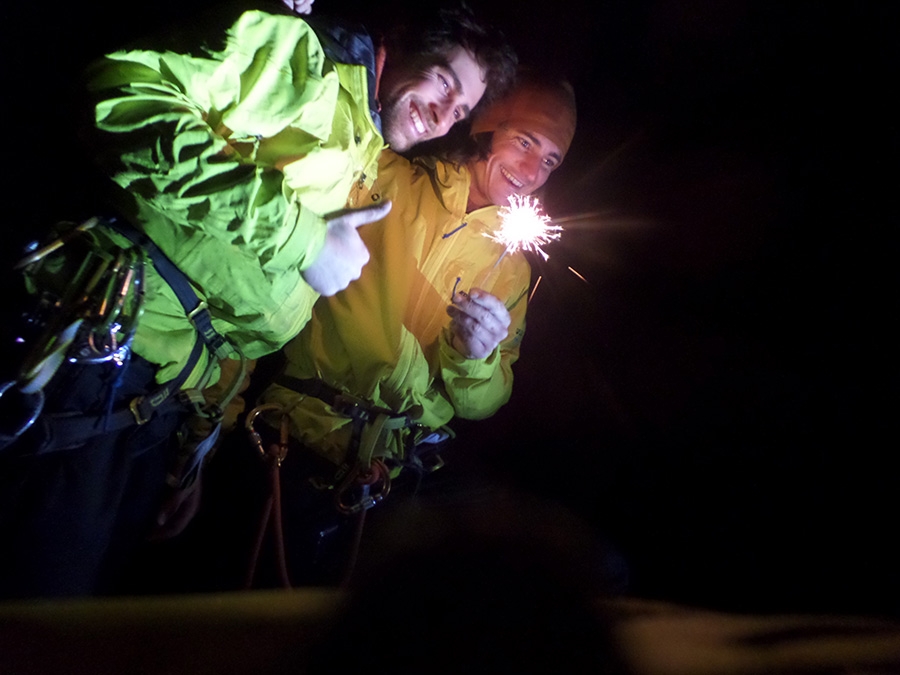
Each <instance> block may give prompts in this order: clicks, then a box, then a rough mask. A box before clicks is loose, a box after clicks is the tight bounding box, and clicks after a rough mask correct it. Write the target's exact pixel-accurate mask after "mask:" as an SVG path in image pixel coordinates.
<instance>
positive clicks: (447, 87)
mask: <svg viewBox="0 0 900 675" xmlns="http://www.w3.org/2000/svg"><path fill="white" fill-rule="evenodd" d="M438 80H440V82H441V88H442V89H443V90H444V93H447V92H448V91H449V90H450V83H449V82H447V78H446V77H444V76H443V75H438Z"/></svg>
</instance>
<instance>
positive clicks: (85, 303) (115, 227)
mask: <svg viewBox="0 0 900 675" xmlns="http://www.w3.org/2000/svg"><path fill="white" fill-rule="evenodd" d="M69 225H71V224H69ZM98 225H103V226H105V227H107V228H109V229H110V230H112V231H114V232H116V233H118V234H120V235H123V236H124V237H126V238H127V239H128V240H129V241H130V242H132V244H133V246H131V247H128V248H123V247H105V248H104V250H99V249H98V248H97V247H96V246H92V245H91V242H90V240H89V239H88V237H89V236H90V235H89V234H88V233H89V232H90V231H91V230H93V229H94V228H95V227H97V226H98ZM63 246H67V247H73V246H74V247H77V249H76V254H77V253H84V255H83V256H82V257H80V258H79V257H78V256H77V255H75V256H67V257H66V258H61V257H58V256H53V255H52V254H54V253H55V252H56V251H58V250H59V249H61V248H62V247H63ZM82 249H83V250H82ZM107 249H109V250H107ZM73 261H80V262H73ZM148 261H149V262H150V263H151V264H152V265H153V266H154V268H155V269H156V271H157V272H158V273H159V275H160V276H161V277H162V278H163V280H164V281H165V282H166V283H167V284H168V285H169V286H170V287H171V288H172V290H173V291H174V293H175V295H176V297H177V298H178V299H179V301H180V302H181V304H182V306H183V307H184V310H185V313H186V315H187V316H188V318H189V319H190V321H191V323H192V324H193V325H194V327H195V329H196V330H197V334H198V336H199V339H198V340H196V341H195V343H194V346H193V348H192V350H191V353H190V355H189V358H188V360H187V363H186V364H185V366H184V367H183V368H182V370H181V372H180V373H179V374H178V375H177V376H176V377H175V378H173V379H172V380H170V381H168V382H166V383H164V384H162V385H158V386H156V388H155V390H153V391H151V392H150V393H148V394H145V395H143V396H137V397H135V398H133V399H132V400H131V401H130V402H129V403H128V404H127V405H124V406H120V407H119V408H117V409H114V410H106V411H101V412H98V413H91V414H88V413H82V414H73V413H57V412H49V411H45V410H44V407H45V400H46V396H45V390H46V389H47V386H48V384H49V383H50V382H51V381H52V380H53V379H54V377H55V376H56V375H57V373H58V372H59V371H60V368H61V367H62V366H63V365H64V364H66V363H70V364H101V363H112V364H114V365H115V367H116V369H119V368H126V367H127V365H128V361H129V358H130V354H131V342H132V339H133V337H134V333H135V330H136V329H137V325H138V322H139V318H140V314H141V309H142V302H143V292H144V270H145V266H146V264H147V262H148ZM60 264H62V265H63V266H64V265H67V264H71V265H73V266H76V269H75V270H74V271H73V272H72V276H71V280H69V279H68V278H67V279H66V284H65V288H63V289H61V290H59V291H58V292H56V293H54V292H52V291H44V292H43V293H42V294H41V295H40V296H39V301H38V308H37V310H35V311H34V312H33V314H32V317H31V321H30V325H31V326H32V327H33V330H34V329H37V330H39V331H40V332H39V334H38V336H37V338H36V339H35V340H34V341H33V344H32V345H31V346H30V350H29V353H28V355H27V356H26V358H25V359H24V362H23V365H22V367H21V368H20V369H19V371H18V374H17V375H16V377H14V378H13V379H12V380H9V381H7V382H4V383H3V384H0V411H2V416H0V418H2V419H3V420H13V422H12V424H10V428H9V429H7V428H3V429H0V449H3V448H5V447H7V446H9V445H12V444H14V443H15V442H16V441H17V440H18V439H19V438H21V437H22V436H23V434H25V433H26V432H27V431H28V430H29V429H32V428H34V429H37V427H41V431H42V432H43V435H42V436H37V438H40V439H41V440H40V441H39V442H37V443H36V444H35V446H34V447H33V448H31V450H30V451H31V452H33V453H34V454H40V453H46V452H52V451H56V450H62V449H65V448H68V447H74V446H76V445H79V444H82V443H84V442H86V441H87V440H89V439H90V438H92V437H94V436H97V435H100V434H105V433H113V432H117V431H122V430H124V429H126V428H128V427H131V426H140V425H143V424H146V423H147V422H148V421H149V420H150V419H152V418H153V417H154V416H155V415H161V414H165V413H168V412H175V411H178V412H184V411H189V412H191V413H193V414H198V415H201V416H203V417H206V418H209V419H210V420H212V421H213V424H214V426H213V429H212V433H210V434H208V435H206V436H205V437H204V438H200V439H189V441H190V442H188V443H187V444H186V447H185V448H183V449H182V453H181V455H180V456H179V462H180V466H179V467H178V468H177V470H176V471H175V472H174V474H173V475H171V476H170V481H169V482H170V484H172V483H176V484H177V485H178V486H179V487H187V486H188V485H190V484H191V483H192V482H193V481H194V480H195V478H196V473H197V469H198V467H199V465H200V463H202V461H203V459H204V457H205V455H206V454H207V453H208V452H209V450H210V449H211V447H212V446H213V445H214V443H215V440H216V434H217V428H216V427H215V424H216V423H217V422H218V420H219V419H220V418H221V409H222V407H223V406H224V405H225V403H227V400H229V397H231V396H234V395H235V394H236V392H237V390H238V388H239V386H240V383H241V380H242V379H243V367H242V368H241V371H242V372H241V373H240V375H239V376H238V377H237V378H236V381H235V382H234V383H233V384H232V386H231V387H230V389H229V391H228V394H227V395H226V398H225V400H224V401H223V402H220V403H219V404H218V405H207V404H206V402H205V399H204V397H203V395H202V393H201V392H200V391H199V389H200V387H202V386H203V385H205V383H206V382H208V380H209V377H210V376H211V374H212V369H213V368H214V367H215V365H216V363H217V362H218V360H219V359H222V358H225V357H226V356H229V355H230V354H231V353H232V352H237V351H238V350H236V349H235V348H234V347H233V346H232V345H231V344H230V343H229V342H228V341H227V340H226V339H225V338H224V337H223V336H221V335H220V334H219V333H218V332H216V330H215V329H214V328H213V326H212V318H211V316H210V314H209V311H208V308H207V306H206V303H205V302H203V301H201V300H200V299H199V298H198V297H197V294H196V293H195V292H194V290H193V288H192V287H191V285H190V282H189V281H188V279H187V277H185V275H184V274H183V273H182V272H181V271H180V270H179V269H178V268H177V267H176V266H175V264H174V263H172V261H171V260H169V258H168V257H167V256H166V255H165V254H164V253H163V252H162V251H161V250H160V249H159V247H157V246H156V244H155V243H154V242H153V241H151V240H150V239H149V238H148V237H147V236H146V235H145V234H143V233H142V232H139V231H138V230H136V229H134V228H133V227H132V226H131V225H129V224H128V223H126V222H124V221H121V220H118V219H101V218H91V219H89V220H88V221H85V222H84V223H82V224H81V225H78V226H76V227H71V228H70V229H68V230H67V231H65V232H64V233H63V234H62V235H60V236H59V238H58V239H57V240H55V241H53V242H52V243H50V244H48V245H47V246H44V247H43V248H41V249H38V250H36V251H34V252H32V253H30V254H29V255H27V256H26V257H25V258H23V259H22V260H21V261H20V262H19V264H18V265H17V266H16V267H17V269H20V270H22V271H23V272H24V273H25V274H26V275H29V276H34V275H36V274H37V273H38V272H39V271H40V266H41V265H60ZM61 276H63V277H64V278H65V277H67V275H65V274H63V275H61ZM204 348H205V349H206V350H207V351H208V352H209V354H210V358H209V359H208V364H207V367H206V369H205V372H204V373H203V375H202V376H201V378H200V382H199V384H198V385H197V388H195V389H191V390H184V391H182V389H181V387H182V385H183V384H184V383H185V382H186V381H187V379H188V377H189V376H190V375H191V373H192V372H193V370H194V368H195V366H196V365H197V363H198V362H199V361H200V358H201V355H202V353H203V350H204ZM238 354H239V352H238ZM241 361H242V366H243V356H242V355H241ZM6 423H8V422H6Z"/></svg>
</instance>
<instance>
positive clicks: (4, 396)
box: [0, 380, 44, 445]
mask: <svg viewBox="0 0 900 675" xmlns="http://www.w3.org/2000/svg"><path fill="white" fill-rule="evenodd" d="M17 385H18V383H17V382H15V381H13V380H10V381H9V382H4V383H3V384H2V385H0V405H3V406H5V405H6V404H8V403H11V405H12V406H13V410H12V415H10V414H9V413H7V412H6V411H4V412H3V414H2V415H0V419H2V420H3V421H4V422H5V421H6V420H9V419H13V417H14V416H15V417H19V418H21V420H22V421H21V422H20V423H19V424H18V425H17V426H16V428H15V429H13V430H12V431H11V433H7V432H6V430H0V441H2V442H4V443H3V444H4V445H5V444H6V443H10V442H12V441H14V440H16V439H17V438H18V437H19V436H21V435H22V434H23V433H25V431H27V430H28V428H29V427H30V426H31V425H32V424H34V422H35V420H36V419H37V418H38V417H40V415H41V411H42V410H43V409H44V391H43V389H38V390H37V391H35V392H25V391H22V389H21V388H20V387H18V386H17ZM9 394H18V395H19V399H11V398H10V396H9Z"/></svg>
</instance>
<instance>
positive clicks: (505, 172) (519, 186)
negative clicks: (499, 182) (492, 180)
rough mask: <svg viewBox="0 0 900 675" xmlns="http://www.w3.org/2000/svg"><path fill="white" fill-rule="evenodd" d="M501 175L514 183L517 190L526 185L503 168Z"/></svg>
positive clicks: (501, 168)
mask: <svg viewBox="0 0 900 675" xmlns="http://www.w3.org/2000/svg"><path fill="white" fill-rule="evenodd" d="M500 173H501V174H503V177H504V178H505V179H506V180H508V181H509V182H510V183H512V184H513V185H514V186H516V187H517V188H521V187H522V186H523V185H525V183H523V182H521V181H520V180H518V179H517V178H515V177H514V176H513V175H512V174H511V173H509V171H507V170H506V169H504V168H503V167H502V166H501V167H500Z"/></svg>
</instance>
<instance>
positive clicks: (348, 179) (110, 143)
mask: <svg viewBox="0 0 900 675" xmlns="http://www.w3.org/2000/svg"><path fill="white" fill-rule="evenodd" d="M89 86H90V88H91V90H92V91H93V92H94V93H95V94H96V96H97V99H98V100H99V103H98V104H97V106H96V126H97V128H98V129H99V130H100V131H101V132H103V133H101V134H100V145H101V148H102V151H103V152H105V154H106V157H105V159H106V162H107V164H108V165H109V166H110V167H111V171H112V174H113V179H114V181H115V182H116V183H117V184H118V185H120V186H121V187H122V188H124V189H125V191H126V195H127V197H128V200H129V202H130V203H129V204H128V206H127V210H128V211H129V217H130V218H131V219H132V220H133V221H134V222H135V223H136V224H138V225H139V226H140V227H141V228H143V229H144V231H145V232H147V234H148V235H149V236H150V237H151V238H152V239H153V240H154V241H155V242H156V243H157V245H158V246H159V247H160V248H161V249H162V250H163V251H164V252H165V253H166V254H167V255H168V256H169V257H170V258H171V259H172V260H173V261H174V262H175V264H176V265H177V266H178V267H179V268H180V269H181V270H182V271H183V272H185V273H186V274H187V276H188V277H189V279H190V281H191V283H192V284H193V286H194V287H195V289H196V291H197V293H198V295H199V296H200V298H201V299H203V300H205V301H206V302H207V303H208V305H209V307H210V311H211V314H212V317H213V325H214V326H215V328H216V329H217V330H218V331H219V332H220V333H222V334H224V335H226V336H227V337H228V338H229V339H230V340H231V342H232V343H233V344H235V345H236V346H237V347H239V348H240V349H241V350H242V351H243V353H244V354H245V355H246V356H248V357H249V358H256V357H259V356H262V355H264V354H267V353H269V352H272V351H276V350H277V349H279V348H280V347H281V346H282V345H284V343H285V342H287V341H288V340H289V339H290V338H292V337H293V336H294V335H296V334H297V333H298V332H299V331H300V329H301V328H303V326H304V324H305V323H306V321H307V320H308V318H309V315H310V312H311V308H312V305H313V303H314V302H315V300H316V298H317V294H316V293H315V292H314V291H313V290H312V289H311V288H310V287H309V286H308V285H307V284H306V282H305V281H304V280H303V278H302V277H301V271H302V270H303V269H305V267H307V266H308V265H309V264H311V263H312V261H313V260H315V257H316V256H317V255H318V253H319V251H320V250H321V247H322V244H323V241H324V235H325V222H324V220H323V218H322V216H323V215H324V214H327V213H328V212H330V211H334V210H337V209H340V208H343V207H344V206H345V205H346V200H347V196H348V194H349V193H350V191H351V188H352V187H353V186H354V185H355V184H356V183H358V182H363V183H365V182H369V183H371V181H372V179H373V178H374V176H375V173H376V170H377V161H376V160H377V157H378V154H379V153H380V151H381V149H382V147H383V146H384V142H383V139H382V136H381V134H380V132H379V130H378V129H377V127H376V126H375V124H374V123H373V121H372V119H371V117H370V114H369V107H368V86H367V81H366V68H365V67H363V66H359V65H347V64H342V63H335V62H333V61H331V60H329V59H328V58H326V56H325V54H324V52H323V50H322V47H321V45H320V43H319V40H318V39H317V37H316V35H315V33H314V32H313V31H312V29H311V28H310V27H309V26H308V25H307V24H306V23H305V22H304V21H302V20H301V19H299V18H297V17H293V16H274V15H270V14H266V13H264V12H258V11H253V12H246V13H244V14H243V15H241V17H240V18H239V19H238V21H237V22H236V23H235V24H234V25H233V26H232V27H231V29H230V30H229V32H228V40H227V44H226V46H225V47H224V49H223V50H222V51H220V52H208V53H207V55H205V56H203V57H196V56H188V55H185V54H175V53H172V52H163V53H160V52H153V51H129V52H118V53H115V54H111V55H109V56H107V57H106V58H105V59H103V60H102V62H100V63H99V64H98V65H97V67H96V69H95V70H94V71H93V72H92V74H91V79H90V85H89ZM146 288H147V295H146V302H145V307H144V314H143V317H142V319H141V322H140V324H139V327H138V330H137V333H136V335H135V340H134V351H135V353H137V354H139V355H141V356H143V357H144V358H146V359H148V360H149V361H151V362H153V363H156V364H159V365H160V366H161V368H160V370H159V371H158V373H157V379H158V381H160V382H164V381H166V380H168V379H171V378H172V377H173V376H175V375H176V374H177V373H178V372H179V371H180V369H181V367H182V365H183V364H184V363H185V362H186V360H187V355H188V354H189V353H190V350H191V347H192V346H193V343H194V341H195V340H196V339H197V338H196V331H194V329H193V327H192V326H191V325H190V323H189V322H188V320H187V318H186V317H185V313H184V311H183V309H182V308H181V306H180V305H179V304H178V302H177V300H176V298H175V296H174V294H173V293H172V292H171V290H170V289H169V288H168V287H167V286H166V285H165V284H164V283H163V282H162V281H161V280H160V279H159V277H158V276H157V275H156V274H155V272H153V271H152V270H151V271H150V273H149V276H148V279H147V284H146ZM204 366H205V362H204V361H201V363H200V364H198V367H197V368H196V369H195V377H194V378H192V380H189V381H188V383H187V385H189V386H190V385H192V384H194V382H195V380H196V376H197V374H199V372H202V369H203V368H204Z"/></svg>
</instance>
